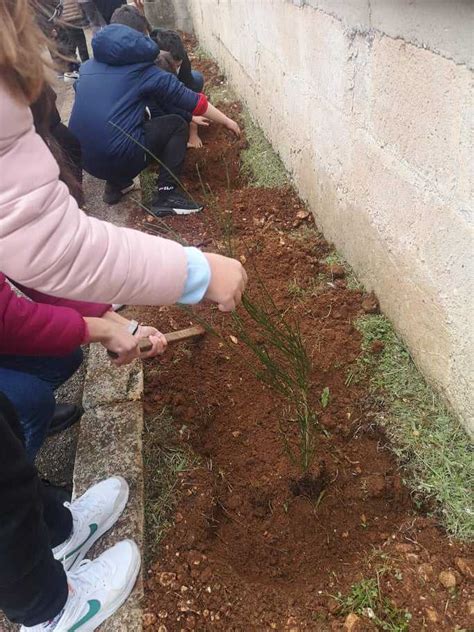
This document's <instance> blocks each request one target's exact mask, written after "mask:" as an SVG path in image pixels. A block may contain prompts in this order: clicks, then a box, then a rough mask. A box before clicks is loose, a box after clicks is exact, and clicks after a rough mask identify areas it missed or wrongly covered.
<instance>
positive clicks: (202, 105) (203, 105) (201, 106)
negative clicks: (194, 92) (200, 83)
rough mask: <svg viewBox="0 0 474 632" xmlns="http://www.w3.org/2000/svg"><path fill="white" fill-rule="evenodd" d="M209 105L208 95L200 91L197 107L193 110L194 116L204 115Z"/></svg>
mask: <svg viewBox="0 0 474 632" xmlns="http://www.w3.org/2000/svg"><path fill="white" fill-rule="evenodd" d="M207 105H208V101H207V97H206V95H205V94H202V92H200V93H199V100H198V102H197V104H196V107H195V108H194V110H193V116H202V115H203V114H205V113H206V111H207Z"/></svg>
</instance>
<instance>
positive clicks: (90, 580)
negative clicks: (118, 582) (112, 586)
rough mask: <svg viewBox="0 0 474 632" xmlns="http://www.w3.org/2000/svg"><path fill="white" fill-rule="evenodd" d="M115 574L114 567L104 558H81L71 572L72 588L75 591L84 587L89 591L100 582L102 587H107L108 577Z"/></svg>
mask: <svg viewBox="0 0 474 632" xmlns="http://www.w3.org/2000/svg"><path fill="white" fill-rule="evenodd" d="M114 574H115V568H114V567H113V566H112V564H110V563H107V562H106V561H105V560H104V559H102V558H100V557H98V558H97V559H95V560H83V561H82V562H81V563H80V564H79V566H78V567H77V569H76V570H75V571H74V573H73V582H72V583H73V588H74V590H75V591H76V590H77V589H79V590H77V592H80V591H81V589H84V590H85V592H89V591H90V590H89V589H91V588H95V587H96V586H97V584H100V585H101V586H102V588H108V586H109V584H108V582H107V580H108V579H110V578H111V577H113V576H114Z"/></svg>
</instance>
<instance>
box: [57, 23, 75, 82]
mask: <svg viewBox="0 0 474 632" xmlns="http://www.w3.org/2000/svg"><path fill="white" fill-rule="evenodd" d="M56 30H57V32H58V37H57V45H58V52H59V53H60V55H61V57H56V62H57V64H58V66H59V68H60V70H61V72H63V73H64V72H72V71H74V70H77V68H78V66H79V64H78V63H76V62H74V59H75V58H76V46H75V44H74V42H73V41H72V38H71V35H70V33H69V31H70V29H69V28H68V27H66V26H58V27H57V29H56ZM64 57H65V58H66V60H67V61H66V60H65V59H63V58H64Z"/></svg>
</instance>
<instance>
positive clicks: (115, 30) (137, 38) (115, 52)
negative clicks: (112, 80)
mask: <svg viewBox="0 0 474 632" xmlns="http://www.w3.org/2000/svg"><path fill="white" fill-rule="evenodd" d="M92 50H93V51H94V57H95V59H96V60H97V61H99V62H101V63H103V64H108V65H109V66H127V65H129V64H140V63H144V62H150V63H152V62H154V61H155V59H156V57H157V56H158V54H159V52H160V48H159V46H158V45H157V44H156V43H155V42H154V41H153V40H151V39H150V38H149V37H147V36H146V35H143V33H140V32H139V31H135V29H132V28H130V27H129V26H124V25H123V24H109V25H108V26H106V27H105V28H103V29H102V30H100V31H99V32H98V33H97V34H96V35H95V36H94V38H93V39H92Z"/></svg>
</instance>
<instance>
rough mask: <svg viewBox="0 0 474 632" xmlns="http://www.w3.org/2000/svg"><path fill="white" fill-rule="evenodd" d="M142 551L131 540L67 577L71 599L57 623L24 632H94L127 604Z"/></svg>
mask: <svg viewBox="0 0 474 632" xmlns="http://www.w3.org/2000/svg"><path fill="white" fill-rule="evenodd" d="M140 563H141V561H140V551H139V550H138V547H137V545H136V544H135V542H133V541H132V540H124V541H123V542H119V543H118V544H116V545H115V546H113V547H112V548H110V549H108V550H107V551H105V552H104V553H102V555H99V557H98V558H97V559H96V560H94V561H93V562H90V561H89V560H84V561H83V562H82V563H81V564H80V566H79V568H77V569H76V570H75V571H73V572H72V573H68V576H67V577H68V583H69V588H70V593H69V597H68V599H67V601H66V605H65V606H64V610H63V612H62V613H61V614H60V617H59V619H58V620H57V621H54V623H44V624H41V625H35V626H34V627H31V628H26V627H25V626H23V627H22V628H21V632H49V631H50V630H51V631H53V630H54V632H73V631H74V632H75V631H76V630H77V631H78V632H94V630H96V629H97V628H98V627H99V625H100V624H101V623H103V622H104V621H105V620H106V619H108V618H109V617H110V616H111V615H112V614H113V613H114V612H116V611H117V610H118V609H119V608H120V606H122V604H123V603H124V602H125V601H126V600H127V597H128V596H129V595H130V593H131V592H132V589H133V587H134V585H135V582H136V579H137V576H138V572H139V570H140Z"/></svg>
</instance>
